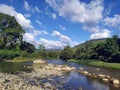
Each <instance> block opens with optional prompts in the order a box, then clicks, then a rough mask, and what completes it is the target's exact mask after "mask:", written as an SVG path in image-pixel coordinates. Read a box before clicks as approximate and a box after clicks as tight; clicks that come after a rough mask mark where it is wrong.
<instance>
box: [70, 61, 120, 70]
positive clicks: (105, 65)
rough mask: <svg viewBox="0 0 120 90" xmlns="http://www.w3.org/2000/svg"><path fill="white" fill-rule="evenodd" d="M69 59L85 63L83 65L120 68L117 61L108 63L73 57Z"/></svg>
mask: <svg viewBox="0 0 120 90" xmlns="http://www.w3.org/2000/svg"><path fill="white" fill-rule="evenodd" d="M70 61H71V62H76V63H80V64H85V65H92V66H98V67H106V68H114V69H120V64H119V63H108V62H103V61H97V60H74V59H73V60H70Z"/></svg>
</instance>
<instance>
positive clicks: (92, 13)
mask: <svg viewBox="0 0 120 90" xmlns="http://www.w3.org/2000/svg"><path fill="white" fill-rule="evenodd" d="M46 3H48V4H49V6H50V7H52V8H53V9H54V10H55V11H56V12H57V13H58V14H59V16H61V17H63V18H66V19H67V20H70V21H71V22H74V23H80V24H82V25H83V30H87V31H89V32H91V33H92V35H91V36H90V39H95V38H105V37H109V36H110V31H109V30H107V29H102V28H100V26H99V24H100V22H101V21H102V19H103V11H104V6H103V0H91V1H90V2H89V3H85V2H82V1H80V0H62V1H61V0H46ZM107 11H108V10H107ZM109 11H110V10H109ZM107 13H108V12H107ZM106 21H109V20H106ZM119 21H120V20H119ZM60 27H61V28H62V26H60Z"/></svg>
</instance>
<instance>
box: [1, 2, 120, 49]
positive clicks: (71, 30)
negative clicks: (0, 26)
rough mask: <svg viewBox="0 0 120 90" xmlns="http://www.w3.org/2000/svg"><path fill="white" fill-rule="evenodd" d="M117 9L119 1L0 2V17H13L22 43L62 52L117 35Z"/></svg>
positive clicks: (119, 28)
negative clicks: (21, 30)
mask: <svg viewBox="0 0 120 90" xmlns="http://www.w3.org/2000/svg"><path fill="white" fill-rule="evenodd" d="M119 5H120V0H0V13H5V14H8V15H10V16H14V17H15V19H16V20H17V22H18V23H19V24H20V25H21V27H22V28H23V29H24V30H25V32H26V33H25V34H24V35H23V39H24V41H27V42H30V43H32V44H34V45H35V46H36V47H39V45H40V44H42V45H44V46H45V48H46V49H62V48H64V47H65V46H71V47H74V46H76V45H79V44H81V43H83V42H85V41H87V40H91V39H99V38H109V37H112V36H113V35H115V34H117V35H119V34H120V8H119V7H120V6H119ZM119 36H120V35H119Z"/></svg>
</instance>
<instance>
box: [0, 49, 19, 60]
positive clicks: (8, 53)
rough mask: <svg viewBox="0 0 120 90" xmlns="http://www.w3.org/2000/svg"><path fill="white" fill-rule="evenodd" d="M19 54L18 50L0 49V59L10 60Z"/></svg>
mask: <svg viewBox="0 0 120 90" xmlns="http://www.w3.org/2000/svg"><path fill="white" fill-rule="evenodd" d="M19 55H20V52H19V51H12V50H0V61H3V60H11V59H13V58H15V57H17V56H19Z"/></svg>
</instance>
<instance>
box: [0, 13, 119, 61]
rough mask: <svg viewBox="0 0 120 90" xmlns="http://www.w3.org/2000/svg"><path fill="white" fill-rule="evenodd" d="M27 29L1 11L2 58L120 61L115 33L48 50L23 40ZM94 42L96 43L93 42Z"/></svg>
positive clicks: (0, 56) (0, 40)
mask: <svg viewBox="0 0 120 90" xmlns="http://www.w3.org/2000/svg"><path fill="white" fill-rule="evenodd" d="M24 33H25V30H23V29H22V27H21V26H20V25H19V24H18V22H17V21H16V19H15V18H14V17H13V16H9V15H6V14H2V13H0V60H1V61H2V60H11V59H14V58H16V57H30V58H43V59H62V60H66V61H67V60H70V59H77V60H87V59H90V60H102V61H106V62H120V38H119V37H118V35H114V36H113V37H112V38H107V39H104V40H102V41H100V40H98V41H97V40H96V41H97V42H96V41H87V42H85V43H84V44H81V45H79V46H76V47H74V48H71V47H70V46H66V47H64V49H63V50H46V49H45V47H44V46H43V45H39V48H38V49H36V48H35V46H34V45H33V44H31V43H29V42H26V41H23V35H24ZM93 42H94V43H93Z"/></svg>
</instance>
